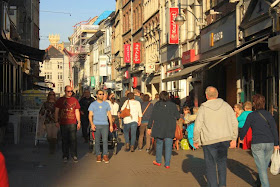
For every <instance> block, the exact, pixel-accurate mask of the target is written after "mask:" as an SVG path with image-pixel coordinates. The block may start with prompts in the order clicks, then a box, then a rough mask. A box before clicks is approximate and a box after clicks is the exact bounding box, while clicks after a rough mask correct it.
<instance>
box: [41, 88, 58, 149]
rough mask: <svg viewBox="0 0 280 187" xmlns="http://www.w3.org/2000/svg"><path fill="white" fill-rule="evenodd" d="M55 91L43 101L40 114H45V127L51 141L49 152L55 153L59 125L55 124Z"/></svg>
mask: <svg viewBox="0 0 280 187" xmlns="http://www.w3.org/2000/svg"><path fill="white" fill-rule="evenodd" d="M55 102H56V99H55V93H54V92H53V91H50V92H49V93H48V97H47V101H46V102H44V103H43V105H42V107H41V109H40V111H39V114H40V115H41V116H45V121H44V128H45V129H46V131H47V140H48V142H49V152H50V154H54V152H55V148H56V143H57V132H58V127H57V126H56V124H55V122H56V121H55Z"/></svg>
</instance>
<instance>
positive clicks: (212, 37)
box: [210, 33, 214, 47]
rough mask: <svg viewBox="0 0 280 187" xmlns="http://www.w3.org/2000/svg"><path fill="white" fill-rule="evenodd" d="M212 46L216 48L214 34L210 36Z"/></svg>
mask: <svg viewBox="0 0 280 187" xmlns="http://www.w3.org/2000/svg"><path fill="white" fill-rule="evenodd" d="M210 46H211V47H213V46H214V33H211V34H210Z"/></svg>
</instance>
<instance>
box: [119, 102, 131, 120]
mask: <svg viewBox="0 0 280 187" xmlns="http://www.w3.org/2000/svg"><path fill="white" fill-rule="evenodd" d="M128 104H129V100H128V101H127V103H126V106H125V108H124V109H123V110H122V111H121V114H120V117H121V118H125V117H128V116H130V108H127V105H128Z"/></svg>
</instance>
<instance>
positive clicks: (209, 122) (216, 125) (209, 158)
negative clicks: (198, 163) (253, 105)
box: [193, 86, 238, 187]
mask: <svg viewBox="0 0 280 187" xmlns="http://www.w3.org/2000/svg"><path fill="white" fill-rule="evenodd" d="M205 94H206V98H207V101H206V102H204V103H202V104H201V106H200V108H199V110H198V114H197V118H196V120H195V126H194V138H193V141H194V146H195V147H196V148H198V146H199V144H200V145H202V146H203V152H204V159H205V164H206V175H207V183H208V186H211V187H216V186H217V187H218V186H226V169H227V153H228V148H229V145H230V142H231V141H232V144H236V139H237V135H238V122H237V119H236V117H235V114H234V112H233V109H232V108H231V106H230V105H229V104H228V103H227V102H225V101H224V100H222V99H220V98H218V90H217V89H216V88H215V87H212V86H209V87H207V88H206V91H205ZM216 166H217V167H218V179H219V184H218V182H217V174H216Z"/></svg>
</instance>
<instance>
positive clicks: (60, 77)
mask: <svg viewBox="0 0 280 187" xmlns="http://www.w3.org/2000/svg"><path fill="white" fill-rule="evenodd" d="M57 79H58V80H62V79H63V76H62V72H58V74H57Z"/></svg>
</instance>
